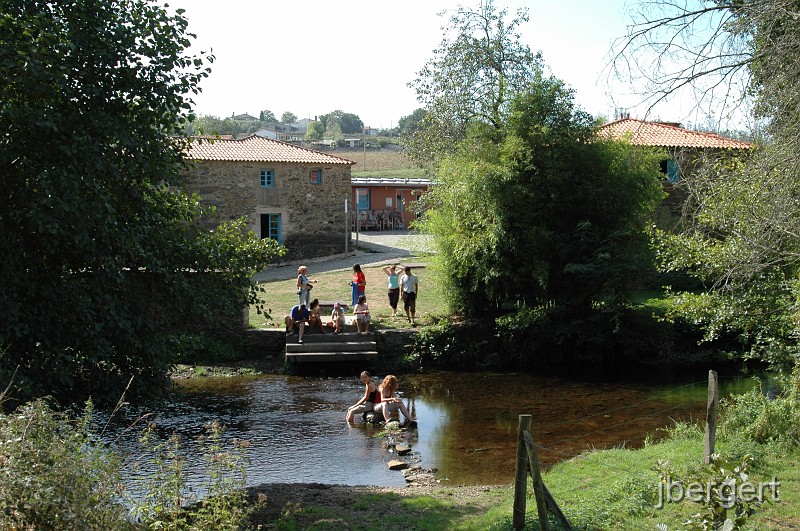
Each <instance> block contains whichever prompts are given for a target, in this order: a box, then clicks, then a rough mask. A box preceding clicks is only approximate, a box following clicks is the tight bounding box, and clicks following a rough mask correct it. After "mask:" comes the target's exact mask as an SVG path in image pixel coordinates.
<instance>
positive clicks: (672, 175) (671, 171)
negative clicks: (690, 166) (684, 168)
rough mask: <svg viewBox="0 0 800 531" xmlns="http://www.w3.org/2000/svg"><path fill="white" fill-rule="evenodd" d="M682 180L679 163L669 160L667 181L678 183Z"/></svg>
mask: <svg viewBox="0 0 800 531" xmlns="http://www.w3.org/2000/svg"><path fill="white" fill-rule="evenodd" d="M679 180H680V167H679V166H678V161H677V160H675V159H669V160H668V161H667V181H669V182H671V183H677V182H678V181H679Z"/></svg>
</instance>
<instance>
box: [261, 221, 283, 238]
mask: <svg viewBox="0 0 800 531" xmlns="http://www.w3.org/2000/svg"><path fill="white" fill-rule="evenodd" d="M264 238H269V239H270V240H275V241H276V242H278V243H281V215H280V214H261V239H262V240H263V239H264Z"/></svg>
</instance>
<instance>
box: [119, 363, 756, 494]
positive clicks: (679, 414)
mask: <svg viewBox="0 0 800 531" xmlns="http://www.w3.org/2000/svg"><path fill="white" fill-rule="evenodd" d="M382 376H383V375H377V376H375V377H374V378H375V380H376V382H377V381H379V379H380V378H381V377H382ZM398 378H399V380H400V394H401V396H402V397H403V399H404V401H405V402H406V404H407V405H408V407H409V409H410V410H411V412H412V414H413V415H414V416H415V417H416V419H417V421H418V425H417V428H416V429H415V430H409V431H406V432H405V433H404V434H403V435H404V437H405V438H406V440H407V442H408V443H410V446H411V447H412V449H413V452H412V454H411V456H410V457H409V458H408V459H407V460H408V461H410V462H411V463H412V464H418V465H420V466H422V467H423V468H435V469H437V470H438V472H437V477H438V478H439V479H441V480H442V482H443V483H445V484H451V485H462V484H464V485H469V484H472V485H475V484H509V483H511V482H512V481H513V477H514V457H515V452H516V433H517V426H518V418H519V415H520V414H530V415H532V416H533V423H532V433H533V437H534V440H535V441H536V442H537V444H538V445H540V447H541V448H540V450H539V458H540V460H541V461H542V462H543V463H544V464H545V465H546V466H547V465H549V464H553V463H556V462H558V461H562V460H565V459H569V458H571V457H573V456H575V455H578V454H580V453H581V452H584V451H587V450H590V449H596V448H608V447H621V446H625V447H637V446H640V445H641V444H642V443H643V441H644V440H645V438H646V437H651V438H657V437H659V436H661V435H663V432H662V431H660V429H661V428H664V427H665V426H669V425H671V424H672V423H673V421H674V420H677V419H683V420H698V419H704V418H705V403H706V396H707V387H706V381H705V378H706V375H705V374H699V375H698V378H697V380H696V381H695V382H694V383H689V384H677V385H669V386H666V385H640V384H631V383H625V384H614V383H592V382H574V381H566V380H558V379H554V378H542V377H536V376H531V375H525V374H495V373H453V372H437V373H431V374H424V375H399V376H398ZM721 384H722V387H723V393H725V392H727V390H728V389H731V388H732V387H735V388H736V391H741V390H742V388H743V387H746V386H749V385H752V383H751V382H750V381H744V380H742V381H740V380H734V381H730V382H727V381H722V382H721ZM178 387H179V391H180V393H179V397H178V398H176V399H172V400H169V401H165V402H162V403H159V404H157V405H153V404H150V405H138V406H128V407H127V408H125V410H124V412H123V414H119V413H118V414H117V415H115V417H114V419H113V420H112V422H111V423H110V425H109V427H108V429H107V430H106V432H105V434H104V439H105V440H107V441H113V446H114V447H115V448H117V449H119V450H121V451H122V452H124V453H125V454H126V455H127V456H128V462H129V468H128V473H129V474H130V476H129V477H128V478H127V479H126V481H130V480H132V477H133V476H134V475H135V474H136V473H135V472H133V470H134V469H138V468H137V467H136V466H134V465H133V463H139V464H141V463H143V462H145V461H146V460H147V454H146V452H143V451H142V449H141V447H140V446H139V444H138V442H137V440H138V437H139V435H140V434H141V429H139V428H133V429H130V425H131V424H132V423H133V421H134V420H135V419H136V418H138V417H140V416H141V415H143V414H146V413H148V414H151V417H149V419H148V420H149V421H150V422H153V423H154V424H155V426H156V432H157V433H158V434H160V435H161V436H163V437H167V436H169V435H172V434H177V435H179V436H180V438H181V448H182V449H181V452H182V453H183V455H184V456H185V457H186V459H187V462H186V469H187V471H188V473H189V482H190V483H191V482H192V481H195V479H193V478H196V477H199V472H198V471H199V470H202V469H203V465H202V455H201V452H200V451H199V450H198V446H197V442H196V439H197V437H198V436H199V435H201V434H202V433H203V426H204V425H205V424H206V423H209V422H212V421H214V420H219V421H220V422H221V423H222V424H223V425H225V426H226V431H225V434H224V437H225V440H226V441H230V440H232V439H234V438H236V439H239V440H244V441H248V443H249V445H248V446H247V448H246V452H247V460H248V462H249V464H248V466H247V469H246V471H247V482H248V484H249V485H259V484H262V483H271V482H289V483H292V482H303V483H325V484H345V485H379V486H399V485H404V484H405V480H404V477H403V475H402V474H401V473H399V472H396V471H392V470H389V469H388V467H387V462H388V461H390V460H391V459H395V458H396V456H395V455H394V454H393V453H391V452H390V451H389V450H388V449H387V448H386V438H385V437H384V436H381V427H380V426H375V425H370V424H365V423H364V422H362V421H361V419H356V421H355V422H354V423H353V424H347V423H346V422H345V421H344V412H345V410H346V409H347V407H348V406H349V405H351V404H353V403H354V402H356V401H357V400H358V399H359V398H360V397H361V396H362V393H363V384H361V383H360V382H359V380H358V375H356V374H354V375H353V376H352V377H330V378H324V377H323V378H321V377H298V376H285V375H265V376H252V377H236V378H196V379H191V380H186V381H182V382H180V383H179V384H178ZM145 468H146V466H145ZM197 481H199V480H197Z"/></svg>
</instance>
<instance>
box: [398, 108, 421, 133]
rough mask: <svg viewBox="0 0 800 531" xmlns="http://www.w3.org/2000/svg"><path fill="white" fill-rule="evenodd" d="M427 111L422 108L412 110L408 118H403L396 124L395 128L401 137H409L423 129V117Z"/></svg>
mask: <svg viewBox="0 0 800 531" xmlns="http://www.w3.org/2000/svg"><path fill="white" fill-rule="evenodd" d="M426 114H427V111H426V110H425V109H423V108H419V109H416V110H414V112H412V113H411V114H409V115H408V116H403V117H402V118H400V120H399V121H398V122H397V128H398V129H399V130H400V135H401V136H410V135H413V134H414V133H416V132H417V131H419V130H420V129H421V128H422V127H423V123H424V120H425V115H426Z"/></svg>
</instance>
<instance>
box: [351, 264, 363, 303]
mask: <svg viewBox="0 0 800 531" xmlns="http://www.w3.org/2000/svg"><path fill="white" fill-rule="evenodd" d="M350 285H351V286H352V287H353V304H352V305H353V306H355V305H356V304H358V298H359V297H360V296H362V295H364V294H365V293H366V291H367V278H366V277H365V276H364V273H362V272H361V265H360V264H355V265H354V266H353V281H352V282H351V283H350Z"/></svg>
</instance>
